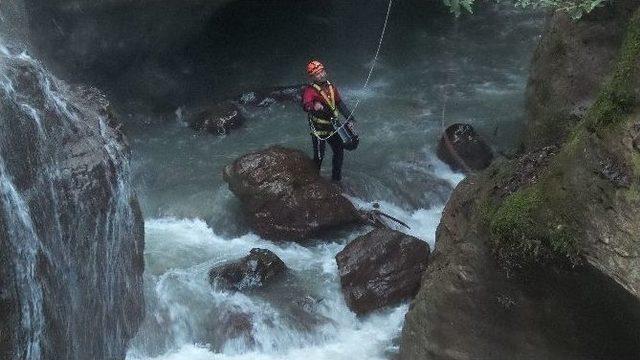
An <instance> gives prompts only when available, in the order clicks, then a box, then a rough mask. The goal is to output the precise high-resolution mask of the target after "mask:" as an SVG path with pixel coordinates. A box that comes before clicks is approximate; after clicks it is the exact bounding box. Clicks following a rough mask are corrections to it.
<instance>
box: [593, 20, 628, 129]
mask: <svg viewBox="0 0 640 360" xmlns="http://www.w3.org/2000/svg"><path fill="white" fill-rule="evenodd" d="M639 58H640V16H639V15H638V14H636V15H635V16H634V17H633V18H632V19H631V21H630V24H629V28H628V31H627V35H626V37H625V40H624V43H623V45H622V48H621V51H620V57H619V60H618V63H617V64H616V68H615V69H614V72H613V76H612V77H611V80H610V81H609V82H608V83H607V84H606V85H605V87H604V89H603V90H602V92H601V94H600V96H599V97H598V99H597V100H596V103H595V104H594V105H593V107H592V108H591V110H590V113H589V117H588V118H587V125H588V126H589V127H591V128H595V129H599V128H602V127H607V126H608V125H612V124H617V123H619V122H620V121H621V120H622V119H625V118H627V117H628V115H629V114H631V112H632V111H633V108H634V106H635V104H636V95H635V89H634V88H635V85H636V84H635V82H636V78H637V75H638V59H639Z"/></svg>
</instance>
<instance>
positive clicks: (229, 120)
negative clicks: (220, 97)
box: [185, 101, 245, 135]
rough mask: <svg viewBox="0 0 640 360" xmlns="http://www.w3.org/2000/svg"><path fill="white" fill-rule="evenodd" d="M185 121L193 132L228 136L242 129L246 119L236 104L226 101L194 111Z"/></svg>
mask: <svg viewBox="0 0 640 360" xmlns="http://www.w3.org/2000/svg"><path fill="white" fill-rule="evenodd" d="M185 121H186V122H187V123H188V124H189V126H190V127H191V128H192V129H193V130H196V131H206V132H208V133H211V134H215V135H226V134H228V133H229V132H230V131H232V130H235V129H238V128H240V127H241V126H242V125H243V124H244V122H245V117H244V116H243V115H242V112H241V111H240V109H238V107H237V106H236V105H235V104H234V103H232V102H230V101H226V102H221V103H217V104H214V105H211V106H208V107H206V108H203V109H199V110H196V111H193V112H192V114H187V115H186V116H185Z"/></svg>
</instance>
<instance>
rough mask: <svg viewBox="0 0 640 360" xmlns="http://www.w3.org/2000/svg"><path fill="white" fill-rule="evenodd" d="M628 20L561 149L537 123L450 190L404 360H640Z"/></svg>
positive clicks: (639, 17) (637, 38) (638, 52)
mask: <svg viewBox="0 0 640 360" xmlns="http://www.w3.org/2000/svg"><path fill="white" fill-rule="evenodd" d="M616 4H618V5H620V4H622V5H625V4H627V5H628V3H627V2H624V1H621V2H619V3H616ZM622 5H621V6H622ZM637 7H638V5H637V3H636V8H637ZM616 11H617V10H615V11H614V12H613V14H618V12H616ZM603 13H604V14H610V13H608V12H606V11H604V12H601V14H603ZM616 16H618V15H616ZM619 16H622V15H619ZM625 16H626V15H625ZM624 19H627V20H626V23H627V31H626V32H625V36H624V40H622V41H620V42H619V44H620V45H619V46H618V48H617V49H618V50H617V55H616V57H615V58H616V59H617V60H616V62H615V63H614V64H613V65H611V67H610V68H611V69H613V70H612V73H611V74H610V75H609V76H604V77H603V78H602V79H603V82H602V84H598V89H599V90H598V91H599V95H598V96H597V97H594V100H593V101H592V102H591V104H592V105H590V106H589V107H588V110H587V111H586V112H585V113H584V114H583V115H582V116H581V117H580V119H577V120H576V121H575V122H574V123H573V124H572V125H571V126H567V127H566V129H565V130H566V132H565V133H563V134H557V135H559V136H558V137H557V138H555V139H553V141H548V140H549V139H550V138H548V139H546V140H544V139H542V137H541V136H542V135H540V133H537V131H538V130H539V128H538V127H537V126H538V125H541V124H542V125H543V127H544V123H545V122H546V121H548V120H549V119H534V124H533V127H531V128H530V130H529V131H530V133H529V136H532V137H534V138H539V139H540V140H543V141H542V142H541V143H540V144H535V145H536V146H532V145H531V144H530V147H529V148H528V149H527V152H526V153H523V154H520V155H519V156H518V157H516V158H514V159H498V160H496V161H494V163H493V164H492V165H491V166H490V167H489V168H488V169H486V170H485V171H483V172H481V173H479V174H476V175H473V176H470V177H469V178H467V179H466V180H464V181H463V182H462V183H461V184H460V185H459V186H458V187H457V188H456V190H455V191H454V193H453V195H452V197H451V199H450V200H449V202H448V204H447V206H446V208H445V210H444V214H443V218H442V220H441V223H440V225H439V226H438V230H437V234H436V246H435V251H434V253H433V255H432V257H431V260H430V264H429V267H428V269H427V271H426V272H425V275H424V277H423V280H422V285H421V289H420V292H419V293H418V295H417V296H416V298H415V300H414V302H413V303H412V308H411V310H410V311H409V313H408V314H407V316H406V321H405V326H404V329H403V334H402V342H401V356H400V358H401V359H461V358H464V359H485V358H487V359H488V358H492V359H513V358H536V359H538V358H539V359H584V358H615V359H636V358H637V354H638V353H640V334H639V333H638V331H637V329H638V328H640V292H639V290H640V152H639V151H638V150H637V147H638V146H637V145H636V144H637V143H638V139H639V137H640V133H639V131H640V106H639V105H640V96H639V91H640V9H639V10H637V11H636V13H635V14H634V16H632V17H629V16H627V17H626V18H624ZM552 21H554V20H552ZM587 21H591V22H592V23H591V24H590V25H589V26H592V27H593V26H596V27H599V26H603V25H604V24H608V23H609V22H610V21H611V19H610V18H608V17H605V18H604V19H601V21H598V20H597V18H591V19H590V20H587ZM617 21H622V20H620V19H618V20H617ZM583 25H584V24H583ZM547 36H548V35H547ZM574 40H575V39H574ZM544 43H545V41H544V40H543V46H544ZM585 46H587V47H588V45H585ZM549 56H551V55H549ZM547 61H550V59H547ZM575 70H576V71H578V70H579V69H577V68H576V69H575ZM582 71H589V68H587V67H585V68H584V69H583V70H582ZM547 76H548V77H552V76H554V74H553V73H552V72H550V73H548V74H547ZM552 81H555V80H552ZM565 85H566V84H565ZM567 86H568V85H567ZM558 101H559V102H560V103H563V102H565V101H569V100H568V99H559V100H558ZM549 106H550V107H551V108H552V109H550V111H553V110H562V111H564V110H563V109H562V108H558V107H556V108H553V107H554V106H557V103H555V102H553V101H552V102H550V103H549ZM536 120H540V121H541V122H540V123H538V124H536V123H535V121H536ZM550 143H551V144H554V145H553V146H547V147H540V146H539V145H542V144H550Z"/></svg>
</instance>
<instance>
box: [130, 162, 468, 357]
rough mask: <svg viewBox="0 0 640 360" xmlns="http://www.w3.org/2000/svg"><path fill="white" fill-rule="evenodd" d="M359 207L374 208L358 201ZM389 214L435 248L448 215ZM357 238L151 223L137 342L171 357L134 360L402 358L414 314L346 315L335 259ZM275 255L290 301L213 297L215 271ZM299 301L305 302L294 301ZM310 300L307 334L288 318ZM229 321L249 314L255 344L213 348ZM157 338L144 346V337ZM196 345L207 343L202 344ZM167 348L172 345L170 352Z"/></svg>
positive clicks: (235, 342)
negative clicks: (211, 339) (287, 272)
mask: <svg viewBox="0 0 640 360" xmlns="http://www.w3.org/2000/svg"><path fill="white" fill-rule="evenodd" d="M440 175H441V176H442V177H443V178H446V179H447V180H448V181H450V182H451V183H452V184H455V183H457V182H458V181H460V180H461V179H462V176H461V175H458V174H452V173H450V172H449V171H447V170H446V169H445V167H444V166H442V167H441V172H440ZM355 201H356V202H357V203H358V205H359V206H362V207H366V206H367V205H368V204H367V203H364V202H361V201H358V200H357V199H356V200H355ZM381 205H382V207H383V208H384V209H385V210H386V211H388V212H389V213H390V214H391V215H392V216H395V217H398V218H401V219H403V220H406V222H407V223H408V225H409V226H410V227H411V230H410V231H408V233H410V234H412V235H414V236H416V237H419V238H421V239H423V240H425V241H427V242H429V244H430V245H431V247H433V244H434V239H435V228H436V226H437V223H438V221H439V219H440V216H441V212H442V207H441V206H438V207H435V208H432V209H429V210H418V211H415V212H407V211H405V210H402V209H400V208H398V207H395V206H393V205H392V204H389V203H382V204H381ZM358 234H359V233H352V234H348V235H346V236H344V238H340V239H335V240H334V241H331V242H326V243H324V242H323V243H319V244H316V245H313V246H309V247H303V246H300V245H297V244H293V243H291V244H286V245H276V244H273V243H271V242H269V241H265V240H263V239H261V238H259V237H258V236H256V235H253V234H247V235H244V236H241V237H237V238H225V237H223V236H220V235H218V234H216V233H215V231H214V230H213V229H211V228H210V227H209V226H208V225H207V224H206V223H205V222H204V221H202V220H199V219H175V218H160V219H152V220H149V221H147V222H146V236H147V242H146V251H145V253H146V256H147V259H149V260H150V261H148V263H147V276H146V278H145V281H147V293H146V295H147V297H148V299H147V300H148V301H149V303H150V304H153V305H152V307H151V309H150V311H149V312H148V313H147V320H146V325H145V327H144V329H143V330H142V332H141V334H139V335H138V340H141V338H142V339H144V340H142V342H143V343H144V342H145V341H149V342H148V343H147V344H146V345H147V346H148V345H150V343H151V342H153V341H158V339H157V338H156V339H153V338H154V337H158V336H161V337H162V338H163V340H164V341H167V342H168V343H169V344H170V345H169V349H167V351H166V352H165V353H164V354H162V355H158V356H148V355H143V354H141V352H139V351H138V350H137V349H136V347H135V346H134V348H133V350H132V351H131V352H130V353H129V356H128V359H130V360H137V359H157V360H160V359H162V360H169V359H172V360H182V359H192V360H198V359H202V360H205V359H206V360H211V359H256V360H258V359H301V358H309V359H319V360H320V359H332V360H336V359H345V360H350V359H386V358H388V356H389V354H391V353H394V352H395V351H396V350H397V349H396V347H397V344H395V343H394V342H393V340H394V339H395V338H397V336H398V335H399V333H400V330H401V327H402V323H403V320H404V314H405V313H406V311H407V304H402V305H400V306H397V307H394V308H390V309H386V310H383V311H380V312H376V313H374V314H372V315H369V316H366V317H363V318H357V317H356V316H355V314H353V313H352V312H351V311H350V310H349V309H348V308H347V306H346V304H345V302H344V299H343V296H342V293H341V291H340V280H339V277H338V274H337V266H336V262H335V258H334V257H335V255H336V254H337V253H338V252H339V251H340V250H341V249H342V248H343V247H344V246H345V245H346V243H347V242H348V241H349V240H351V239H353V238H354V237H355V236H357V235H358ZM255 247H259V248H266V249H269V250H271V251H273V252H274V253H276V254H277V255H278V256H279V257H280V258H281V259H282V260H283V261H284V262H285V264H287V266H288V267H289V268H290V269H292V270H293V272H294V274H295V280H294V281H293V282H294V283H293V284H291V287H288V288H287V290H289V291H291V292H290V294H291V297H287V295H286V294H280V296H281V297H282V296H284V299H279V300H278V299H276V298H275V296H274V295H277V294H269V293H267V294H260V295H258V296H255V295H254V296H248V295H244V294H242V293H237V292H236V293H230V292H226V291H220V290H214V289H213V288H212V287H211V285H210V284H209V282H208V276H207V273H208V270H209V269H210V268H211V267H212V266H214V265H216V264H219V263H221V262H224V261H226V260H229V259H236V258H240V257H243V256H245V255H247V254H248V253H249V250H251V249H252V248H255ZM296 295H298V297H297V298H296ZM305 296H310V297H311V298H313V299H316V300H320V299H322V300H321V301H319V302H318V303H313V304H311V306H309V307H308V308H307V309H306V310H308V311H309V313H310V314H309V316H311V317H313V318H314V320H312V321H313V323H311V324H303V325H304V326H307V327H308V328H305V329H300V324H296V320H297V319H291V316H290V314H289V313H287V312H286V309H287V304H283V302H285V303H286V302H291V303H292V304H293V303H295V302H298V301H300V300H302V299H304V297H305ZM221 312H241V313H246V314H250V316H251V321H252V324H253V326H252V328H251V330H250V334H251V335H250V338H251V340H249V341H247V340H246V338H244V337H239V338H235V339H229V340H228V341H227V342H225V343H224V344H222V345H221V346H218V347H217V348H214V347H212V346H211V344H209V343H207V342H206V339H207V333H208V330H209V329H208V326H213V327H215V326H224V325H223V324H220V323H215V322H214V321H212V319H215V318H216V316H218V318H220V315H219V314H220V313H221ZM147 336H148V337H150V338H151V339H150V338H147V339H145V337H147ZM194 339H201V341H200V342H198V341H194ZM165 344H167V343H165Z"/></svg>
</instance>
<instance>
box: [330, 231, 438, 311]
mask: <svg viewBox="0 0 640 360" xmlns="http://www.w3.org/2000/svg"><path fill="white" fill-rule="evenodd" d="M428 261H429V244H427V243H426V242H424V241H422V240H420V239H416V238H414V237H412V236H409V235H405V234H403V233H400V232H398V231H394V230H389V229H384V228H379V229H375V230H373V231H371V232H370V233H368V234H366V235H363V236H360V237H358V238H357V239H355V240H354V241H352V242H351V243H349V244H348V245H347V246H346V247H345V248H344V249H343V250H342V251H340V252H339V253H338V254H337V255H336V262H337V263H338V270H339V274H340V284H341V286H342V293H343V294H344V297H345V300H346V302H347V305H348V306H349V308H350V309H351V310H352V311H354V312H355V313H356V314H358V315H363V314H366V313H369V312H371V311H374V310H377V309H380V308H383V307H385V306H391V305H395V304H398V303H400V302H402V301H404V300H409V299H411V298H413V297H414V296H415V294H416V293H417V292H418V289H419V288H420V278H421V277H422V273H423V272H424V271H425V269H426V268H427V262H428Z"/></svg>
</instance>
